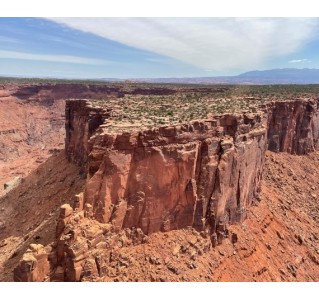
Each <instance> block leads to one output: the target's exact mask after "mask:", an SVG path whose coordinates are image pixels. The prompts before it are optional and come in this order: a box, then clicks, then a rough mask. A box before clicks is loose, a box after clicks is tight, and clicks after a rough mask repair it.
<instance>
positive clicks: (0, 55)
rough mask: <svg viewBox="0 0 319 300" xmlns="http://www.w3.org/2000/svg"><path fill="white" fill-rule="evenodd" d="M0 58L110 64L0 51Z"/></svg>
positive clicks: (66, 57)
mask: <svg viewBox="0 0 319 300" xmlns="http://www.w3.org/2000/svg"><path fill="white" fill-rule="evenodd" d="M0 58H9V59H24V60H36V61H49V62H60V63H72V64H83V65H105V64H109V63H111V62H108V61H105V60H100V59H94V58H87V57H80V56H72V55H51V54H32V53H25V52H16V51H6V50H0Z"/></svg>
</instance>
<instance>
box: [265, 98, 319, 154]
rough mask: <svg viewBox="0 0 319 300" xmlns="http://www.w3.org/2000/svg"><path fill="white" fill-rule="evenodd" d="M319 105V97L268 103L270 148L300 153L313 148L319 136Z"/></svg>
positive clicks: (271, 149)
mask: <svg viewBox="0 0 319 300" xmlns="http://www.w3.org/2000/svg"><path fill="white" fill-rule="evenodd" d="M318 108H319V107H318V99H317V100H311V99H309V100H295V101H291V102H287V101H277V102H274V103H271V104H270V105H268V106H267V109H266V111H267V113H268V125H267V128H268V149H269V150H270V151H273V152H288V153H291V154H298V155H302V154H307V153H309V152H311V151H313V150H314V149H315V147H316V144H317V141H318V138H319V109H318Z"/></svg>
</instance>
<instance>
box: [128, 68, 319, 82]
mask: <svg viewBox="0 0 319 300" xmlns="http://www.w3.org/2000/svg"><path fill="white" fill-rule="evenodd" d="M134 81H139V82H140V81H142V82H150V83H203V84H205V83H206V84H209V83H211V84H214V83H215V84H217V83H218V84H319V69H273V70H264V71H250V72H246V73H242V74H239V75H236V76H218V77H185V78H140V79H134Z"/></svg>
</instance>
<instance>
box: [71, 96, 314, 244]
mask: <svg viewBox="0 0 319 300" xmlns="http://www.w3.org/2000/svg"><path fill="white" fill-rule="evenodd" d="M110 115H111V111H105V110H103V109H101V108H98V107H92V105H91V104H90V103H89V102H88V101H81V100H71V101H68V102H67V106H66V119H67V121H66V135H67V137H66V153H67V155H68V157H69V159H70V160H71V161H74V162H76V163H78V164H79V165H80V166H81V168H82V170H83V173H86V174H87V184H86V188H85V191H84V193H83V196H82V198H81V199H82V201H83V203H82V204H81V206H82V207H83V206H85V205H86V204H88V205H90V206H92V212H93V216H94V218H95V219H96V220H98V221H99V222H102V223H112V224H113V225H114V226H115V227H118V228H119V229H121V228H131V227H137V228H141V229H142V230H143V232H144V233H145V234H149V233H153V232H156V231H168V230H172V229H179V228H184V227H187V226H192V227H195V228H196V229H198V230H205V229H207V228H208V229H209V231H210V233H211V234H212V238H213V240H216V241H217V240H220V239H221V238H222V236H223V234H224V233H225V226H226V225H227V224H228V223H236V222H241V221H242V220H243V219H244V218H245V210H246V208H247V207H249V206H250V205H251V204H252V202H253V201H255V200H256V199H258V193H259V190H260V184H261V177H262V168H263V163H264V153H265V151H266V149H267V148H268V149H269V150H271V151H276V152H281V151H286V152H289V153H293V154H306V153H308V152H309V151H312V150H314V148H315V146H316V143H317V140H318V137H319V112H318V101H314V100H296V101H291V102H287V101H282V102H280V101H279V102H273V103H269V104H267V105H264V106H263V107H261V108H260V111H259V112H258V113H256V114H251V113H243V114H233V115H231V114H224V115H217V116H214V117H212V118H211V119H207V120H199V121H192V122H190V123H188V124H184V125H176V126H169V127H168V126H166V127H160V128H155V129H151V130H144V131H140V130H138V129H136V130H131V131H130V132H117V131H115V130H114V132H113V133H112V132H111V131H110V130H108V129H107V127H106V126H103V125H102V124H103V122H104V121H105V120H107V119H108V117H109V116H110Z"/></svg>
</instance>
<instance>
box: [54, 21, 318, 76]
mask: <svg viewBox="0 0 319 300" xmlns="http://www.w3.org/2000/svg"><path fill="white" fill-rule="evenodd" d="M51 20H53V21H55V22H58V23H60V24H64V25H67V26H69V27H72V28H75V29H78V30H81V31H84V32H89V33H93V34H96V35H98V36H101V37H103V38H107V39H111V40H114V41H117V42H120V43H123V44H126V45H128V46H132V47H135V48H139V49H143V50H148V51H151V52H155V53H158V54H161V55H165V56H168V57H171V58H174V59H178V60H180V61H183V62H186V63H188V64H192V65H195V66H198V67H200V68H203V69H212V70H216V71H226V70H232V69H239V68H245V69H251V68H257V67H258V66H262V65H263V64H264V63H265V62H267V60H269V59H271V58H275V57H278V56H284V55H287V54H292V53H294V52H296V51H298V50H300V49H301V47H302V46H303V45H305V43H307V42H308V41H309V40H310V39H311V38H312V36H313V34H314V31H315V29H316V28H317V19H311V18H51Z"/></svg>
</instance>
